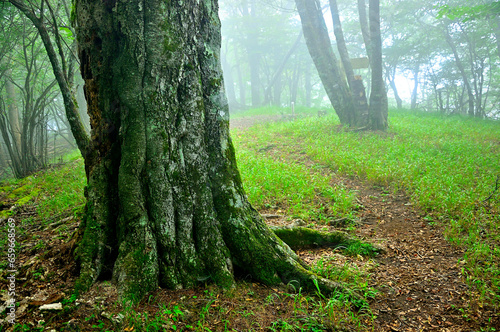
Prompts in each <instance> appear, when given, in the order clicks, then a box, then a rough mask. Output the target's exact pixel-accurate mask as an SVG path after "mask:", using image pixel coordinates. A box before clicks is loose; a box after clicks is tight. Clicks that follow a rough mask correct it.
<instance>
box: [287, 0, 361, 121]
mask: <svg viewBox="0 0 500 332" xmlns="http://www.w3.org/2000/svg"><path fill="white" fill-rule="evenodd" d="M295 3H296V4H297V9H298V11H299V15H300V20H301V23H302V31H303V32H304V38H305V40H306V44H307V48H308V50H309V54H310V55H311V58H312V59H313V62H314V65H315V66H316V69H317V71H318V74H319V77H320V78H321V82H322V83H323V87H324V88H325V91H326V93H327V95H328V98H329V99H330V102H331V104H332V106H333V108H334V109H335V112H336V113H337V115H338V117H339V119H340V122H341V123H342V124H345V125H350V124H354V119H353V114H354V101H353V98H352V96H351V94H350V91H349V87H348V86H347V82H346V80H345V78H344V76H343V75H342V73H341V71H340V68H339V66H338V62H337V59H336V57H335V54H334V53H333V49H332V47H331V42H330V37H329V36H328V30H327V28H326V24H325V20H324V18H323V13H322V11H321V6H320V4H319V1H317V0H296V1H295Z"/></svg>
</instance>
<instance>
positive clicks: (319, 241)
mask: <svg viewBox="0 0 500 332" xmlns="http://www.w3.org/2000/svg"><path fill="white" fill-rule="evenodd" d="M271 230H272V231H273V232H274V234H276V235H277V236H278V237H279V238H280V239H281V240H282V241H283V242H285V243H286V244H288V246H289V247H290V248H291V249H293V250H297V249H309V248H317V247H348V246H349V245H351V244H354V243H360V241H359V240H358V239H355V238H352V237H350V236H349V234H347V233H344V232H340V231H335V232H330V233H328V232H322V231H318V230H314V229H310V228H306V227H294V228H289V227H271ZM372 250H373V251H374V252H380V251H381V249H380V248H377V247H375V246H373V249H372Z"/></svg>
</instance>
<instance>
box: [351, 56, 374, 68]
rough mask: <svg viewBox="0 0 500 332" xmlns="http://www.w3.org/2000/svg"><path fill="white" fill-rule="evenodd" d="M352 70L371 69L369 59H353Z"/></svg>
mask: <svg viewBox="0 0 500 332" xmlns="http://www.w3.org/2000/svg"><path fill="white" fill-rule="evenodd" d="M351 65H352V69H363V68H368V67H370V60H368V58H353V59H351Z"/></svg>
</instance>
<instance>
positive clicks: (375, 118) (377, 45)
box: [369, 0, 388, 130]
mask: <svg viewBox="0 0 500 332" xmlns="http://www.w3.org/2000/svg"><path fill="white" fill-rule="evenodd" d="M369 4H370V8H369V18H370V38H371V41H370V48H371V55H370V63H371V67H372V85H371V86H372V87H371V92H370V107H369V111H370V127H371V129H373V130H386V129H387V125H388V123H387V121H388V120H387V119H388V101H387V91H386V89H385V82H384V73H383V69H382V68H383V66H382V36H381V34H380V2H379V0H370V2H369Z"/></svg>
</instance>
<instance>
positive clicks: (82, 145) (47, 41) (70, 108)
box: [9, 0, 90, 156]
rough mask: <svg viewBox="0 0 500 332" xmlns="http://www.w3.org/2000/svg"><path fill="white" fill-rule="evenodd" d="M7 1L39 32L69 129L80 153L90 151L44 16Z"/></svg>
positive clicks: (22, 5) (14, 2)
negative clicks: (58, 89)
mask: <svg viewBox="0 0 500 332" xmlns="http://www.w3.org/2000/svg"><path fill="white" fill-rule="evenodd" d="M43 1H45V0H42V3H43ZM9 2H10V3H11V4H12V5H13V6H15V7H16V8H18V9H19V10H20V11H21V12H22V13H23V14H24V15H26V17H27V18H28V19H29V20H30V21H31V22H32V23H33V25H34V26H35V27H36V29H37V30H38V33H39V34H40V37H41V38H42V42H43V44H44V46H45V50H46V51H47V56H48V57H49V60H50V63H51V65H52V70H53V72H54V76H55V78H56V80H57V83H58V85H59V88H60V90H61V95H62V98H63V102H64V108H65V110H66V116H67V118H68V121H69V123H70V125H71V131H72V132H73V136H74V137H75V140H76V143H77V145H78V148H79V149H80V151H81V153H82V155H84V156H85V155H86V154H87V153H88V152H89V151H90V139H89V137H88V135H87V133H86V131H85V128H84V126H83V124H82V121H81V119H80V115H79V113H78V108H77V105H76V104H75V102H74V96H73V95H72V93H71V89H70V86H69V84H68V81H67V73H65V72H64V70H63V68H64V67H65V65H61V63H63V64H64V61H61V60H59V58H58V55H57V53H56V50H55V48H54V45H53V42H52V39H51V37H50V35H49V32H48V30H47V28H46V25H45V22H44V18H43V16H41V17H38V16H37V15H36V14H35V12H34V9H33V8H32V7H30V6H27V5H26V4H25V3H24V2H23V1H22V0H9ZM54 33H55V34H56V35H58V33H59V32H58V29H54ZM56 40H58V36H56ZM59 51H60V52H59V53H60V54H61V52H62V50H61V49H59Z"/></svg>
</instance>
